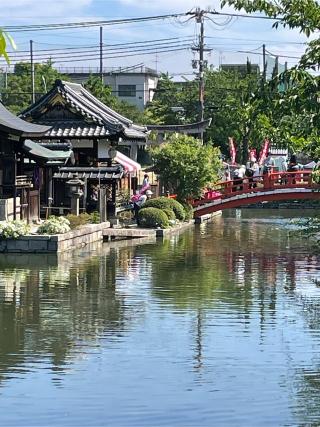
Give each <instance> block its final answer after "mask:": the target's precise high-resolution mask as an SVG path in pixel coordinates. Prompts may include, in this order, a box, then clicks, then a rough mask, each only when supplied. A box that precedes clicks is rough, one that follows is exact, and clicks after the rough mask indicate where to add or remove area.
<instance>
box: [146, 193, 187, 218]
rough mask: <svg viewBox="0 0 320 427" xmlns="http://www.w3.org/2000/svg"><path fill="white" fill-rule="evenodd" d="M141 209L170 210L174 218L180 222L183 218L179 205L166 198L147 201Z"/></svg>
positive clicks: (181, 208)
mask: <svg viewBox="0 0 320 427" xmlns="http://www.w3.org/2000/svg"><path fill="white" fill-rule="evenodd" d="M143 207H146V208H158V209H171V210H173V212H174V213H175V216H176V218H177V219H179V220H180V221H184V218H185V212H184V209H183V206H182V205H181V203H179V202H177V200H174V199H169V198H168V197H157V198H155V199H150V200H147V201H146V203H145V204H144V205H143Z"/></svg>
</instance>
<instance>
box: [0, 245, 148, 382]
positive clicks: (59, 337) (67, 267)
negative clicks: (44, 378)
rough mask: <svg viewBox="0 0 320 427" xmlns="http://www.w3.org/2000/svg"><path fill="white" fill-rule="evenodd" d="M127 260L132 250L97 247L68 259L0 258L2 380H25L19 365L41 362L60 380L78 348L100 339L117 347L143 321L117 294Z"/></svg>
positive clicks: (127, 271)
mask: <svg viewBox="0 0 320 427" xmlns="http://www.w3.org/2000/svg"><path fill="white" fill-rule="evenodd" d="M132 254H133V249H132V248H131V247H130V246H127V247H126V248H124V249H123V250H121V251H120V250H119V249H118V247H117V245H116V244H115V245H113V246H112V245H109V246H106V245H102V244H98V245H95V246H90V247H88V248H87V249H86V250H81V251H75V252H73V253H72V254H70V253H63V254H59V255H48V254H45V255H38V254H37V255H21V256H16V255H2V256H1V259H0V322H1V333H0V380H3V379H5V378H11V377H12V376H15V375H18V374H24V373H26V372H27V369H26V368H24V367H23V365H24V364H25V363H28V366H31V365H32V364H34V363H35V364H36V363H38V359H39V358H40V359H41V358H45V359H47V363H48V366H50V369H51V370H52V371H53V372H60V373H63V372H64V370H66V369H68V365H70V363H72V361H73V359H75V358H77V357H78V356H80V357H81V354H82V346H83V347H85V348H86V350H85V353H87V352H88V349H91V350H92V349H94V348H95V347H96V346H99V342H98V341H97V338H98V337H99V336H101V335H104V337H106V336H107V337H108V339H109V340H112V339H117V340H119V339H121V336H122V334H123V333H124V331H127V330H128V329H130V325H131V324H134V323H135V322H137V321H139V318H140V317H141V316H142V315H143V307H142V306H141V305H137V304H135V303H134V301H132V300H131V301H130V304H127V303H126V292H124V291H123V289H122V288H121V286H120V288H121V289H120V291H118V290H117V287H116V282H117V281H118V282H119V283H120V282H121V280H123V278H125V277H130V275H132V274H134V271H135V269H136V267H135V263H134V260H133V256H132ZM91 350H89V352H90V351H91ZM70 355H71V356H70Z"/></svg>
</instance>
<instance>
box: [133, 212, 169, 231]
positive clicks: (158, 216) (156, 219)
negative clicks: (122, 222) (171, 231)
mask: <svg viewBox="0 0 320 427" xmlns="http://www.w3.org/2000/svg"><path fill="white" fill-rule="evenodd" d="M138 222H139V226H140V227H146V228H156V227H160V228H167V227H169V221H168V217H167V215H166V213H165V212H163V211H162V210H161V209H158V208H153V207H143V208H142V209H140V211H139V214H138Z"/></svg>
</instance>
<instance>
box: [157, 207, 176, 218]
mask: <svg viewBox="0 0 320 427" xmlns="http://www.w3.org/2000/svg"><path fill="white" fill-rule="evenodd" d="M161 210H162V212H164V213H165V214H166V215H167V217H168V220H169V221H170V220H172V221H174V220H175V219H176V215H175V213H174V212H173V210H172V209H167V208H166V209H161Z"/></svg>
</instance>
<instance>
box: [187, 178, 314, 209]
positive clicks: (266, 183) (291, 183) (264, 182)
mask: <svg viewBox="0 0 320 427" xmlns="http://www.w3.org/2000/svg"><path fill="white" fill-rule="evenodd" d="M313 187H318V186H317V185H315V184H313V183H312V171H310V170H299V171H294V172H271V173H267V174H264V175H259V176H254V177H244V178H241V179H237V178H235V179H234V180H232V181H223V182H218V183H216V184H215V185H214V186H213V187H212V188H210V189H208V190H207V191H204V194H203V197H202V198H201V199H199V200H194V201H193V202H192V205H193V206H194V207H196V206H199V205H202V204H206V203H210V202H213V201H214V200H219V199H226V198H229V197H233V196H237V195H241V194H248V193H259V192H264V191H272V190H274V191H276V190H278V189H282V188H313Z"/></svg>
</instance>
